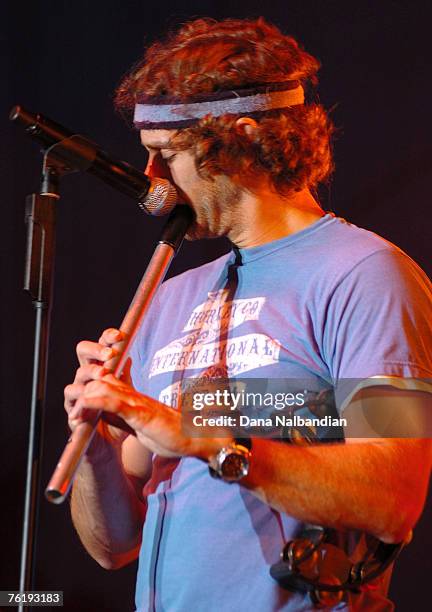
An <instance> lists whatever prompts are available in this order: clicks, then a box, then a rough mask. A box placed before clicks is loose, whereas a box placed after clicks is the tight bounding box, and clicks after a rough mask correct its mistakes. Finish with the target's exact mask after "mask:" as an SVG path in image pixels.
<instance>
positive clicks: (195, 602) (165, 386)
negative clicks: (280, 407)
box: [65, 19, 432, 612]
mask: <svg viewBox="0 0 432 612" xmlns="http://www.w3.org/2000/svg"><path fill="white" fill-rule="evenodd" d="M318 67H319V64H318V62H317V60H316V59H315V58H313V57H312V56H311V55H309V54H308V53H306V52H305V51H304V50H303V49H302V48H301V47H300V45H299V44H298V43H297V42H296V41H295V40H294V39H293V38H291V37H289V36H285V35H283V34H282V33H281V32H280V31H279V30H278V29H277V28H276V27H275V26H272V25H270V24H268V23H266V22H265V21H264V20H263V19H258V20H234V19H232V20H226V21H222V22H217V21H213V20H205V19H200V20H196V21H193V22H191V23H188V24H186V25H185V26H183V27H182V28H181V29H180V30H179V31H178V32H176V33H174V34H172V35H171V36H169V37H168V39H167V40H166V41H164V42H162V43H156V44H154V45H153V46H151V47H150V48H149V49H148V50H147V52H146V54H145V56H144V59H143V60H142V61H141V62H140V63H139V64H138V65H137V66H135V67H134V69H133V70H132V72H131V73H130V74H129V75H128V76H127V77H126V78H125V79H124V80H123V82H122V83H121V85H120V87H119V88H118V91H117V95H116V106H117V108H118V109H119V110H121V111H122V112H124V113H128V112H132V111H133V115H134V124H135V126H136V127H137V128H138V129H139V130H140V131H141V141H142V143H143V145H144V147H145V148H146V149H147V151H148V154H149V161H148V166H147V171H146V172H147V173H148V174H149V175H151V176H159V177H161V176H162V177H166V178H169V179H170V180H171V181H172V182H173V183H174V184H175V186H176V188H177V190H178V192H179V193H180V194H181V195H182V198H183V200H184V202H185V203H186V204H187V205H188V206H190V207H191V208H192V209H193V211H194V213H195V221H194V223H193V225H192V226H191V228H190V230H189V238H190V239H197V238H208V237H216V236H227V237H228V238H229V239H230V240H231V242H232V244H233V249H232V251H231V252H230V253H228V254H226V255H224V256H222V257H220V258H219V259H217V260H216V261H213V262H210V263H209V264H206V265H205V266H201V267H199V268H197V269H194V270H191V271H189V272H187V273H185V274H182V275H180V276H178V277H175V278H173V279H171V280H169V281H167V282H166V283H164V285H163V286H162V288H161V290H160V291H159V292H158V295H157V297H156V299H155V301H154V302H153V304H152V308H151V311H150V313H149V316H148V317H147V319H146V321H145V323H144V325H143V327H142V329H141V332H140V334H139V338H138V340H137V342H136V343H135V345H134V349H133V359H132V370H131V378H129V376H127V375H125V376H124V377H123V380H121V381H119V380H117V379H115V378H114V377H113V376H112V375H107V374H106V371H105V369H104V365H105V366H106V365H107V364H108V365H109V360H110V359H111V358H112V357H113V355H114V354H115V351H116V349H117V348H118V346H119V344H121V342H122V341H123V340H124V338H122V334H121V333H120V332H119V331H118V330H114V329H109V330H106V331H105V332H104V333H103V335H102V336H101V338H100V340H99V342H98V343H94V342H87V341H84V342H81V343H80V344H79V345H78V357H79V360H80V368H79V369H78V371H77V375H76V378H75V381H74V383H73V384H72V385H69V386H68V387H67V388H66V390H65V398H66V402H65V406H66V410H67V411H68V413H69V423H70V426H71V428H72V429H73V428H75V427H76V425H77V423H79V422H80V420H82V419H84V418H86V414H88V412H86V411H91V410H95V409H102V410H104V411H105V412H106V413H114V414H116V415H117V416H119V417H121V418H122V419H123V420H124V421H125V422H126V423H127V424H128V425H129V426H130V427H132V429H133V430H134V431H135V434H136V435H135V436H132V435H128V434H127V433H125V432H124V431H122V430H120V429H117V428H115V427H113V426H107V425H105V426H104V429H100V430H99V432H98V434H97V436H96V439H95V441H94V442H93V444H92V446H91V448H90V450H89V452H88V454H87V456H86V458H85V460H84V461H83V464H82V466H81V467H80V471H79V473H78V476H77V479H76V482H75V485H74V490H73V496H72V516H73V520H74V523H75V526H76V528H77V530H78V532H79V535H80V537H81V539H82V541H83V543H84V545H85V547H86V548H87V550H88V551H89V552H90V554H91V555H92V556H93V557H94V558H95V559H96V560H97V561H98V562H99V563H100V564H101V565H102V566H103V567H106V568H109V569H111V568H116V567H121V566H122V565H124V564H126V563H129V562H130V561H131V560H133V559H135V558H136V557H137V556H138V554H139V556H140V563H139V571H138V580H137V592H136V600H137V609H139V610H143V611H144V610H152V611H153V610H170V611H179V612H182V611H189V610H197V611H201V610H215V611H216V610H217V611H220V610H227V611H231V610H238V611H240V610H260V611H261V610H262V611H267V610H268V611H271V610H294V611H299V610H310V609H312V608H313V606H314V605H321V606H323V605H325V606H326V609H330V608H337V609H338V610H341V609H352V610H369V609H372V608H373V609H374V610H388V609H392V604H391V603H390V602H389V600H388V599H387V598H386V591H387V587H388V578H389V575H388V572H385V573H378V574H377V576H376V577H375V578H374V579H373V580H371V583H370V585H369V586H367V585H365V584H363V582H362V580H363V577H364V575H363V574H362V575H361V576H360V574H361V572H360V568H359V567H357V566H355V570H356V572H357V573H356V575H355V576H354V573H352V575H351V586H352V587H356V588H350V587H349V586H347V585H345V584H344V585H343V583H345V582H349V578H350V577H349V576H343V571H342V570H341V567H342V565H343V564H344V563H345V565H346V563H347V562H348V561H347V560H348V556H347V555H348V554H352V553H356V554H357V561H358V560H359V559H361V558H362V552H363V551H364V550H365V549H366V548H367V543H368V542H369V540H370V538H371V537H373V538H375V541H376V542H378V541H379V542H382V543H384V544H387V545H392V544H397V543H399V542H403V541H404V540H406V539H407V538H408V535H409V534H410V532H411V529H412V528H413V526H414V524H415V523H416V521H417V519H418V517H419V515H420V513H421V511H422V508H423V504H424V499H425V496H426V490H427V482H428V476H429V471H430V465H431V459H432V455H431V445H430V443H429V441H427V440H423V439H420V438H421V437H422V436H421V435H420V434H421V433H422V431H419V430H418V429H414V430H413V429H411V430H409V431H408V435H410V437H411V438H415V437H417V438H418V439H396V438H401V437H403V436H404V435H406V430H404V429H403V427H402V429H401V428H400V427H399V429H397V430H395V429H394V427H393V426H392V427H390V425H392V423H393V422H394V421H398V423H399V425H400V422H399V420H400V419H403V418H404V415H405V414H406V413H407V408H406V406H407V405H408V406H409V409H410V415H412V414H414V411H415V414H416V415H417V414H418V413H419V412H420V413H421V410H422V408H423V407H424V406H425V405H426V404H428V403H430V399H429V398H430V395H429V391H430V387H428V386H427V384H426V383H424V381H422V379H425V378H428V377H430V376H431V374H432V353H431V345H432V343H431V340H432V327H431V324H432V316H431V315H432V290H431V285H430V282H429V281H428V279H427V278H426V276H425V275H424V273H423V272H422V271H421V270H420V269H419V268H418V266H416V264H415V263H414V262H413V261H412V260H411V259H409V258H408V257H407V256H406V255H405V254H404V253H403V252H401V251H400V250H399V249H397V248H396V247H394V246H393V245H391V244H390V243H388V242H386V241H384V240H383V239H381V238H380V237H378V236H376V235H375V234H372V233H371V232H367V231H365V230H362V229H360V228H357V227H355V226H354V225H352V224H349V223H347V222H346V221H344V220H342V219H338V218H336V217H335V216H334V215H332V214H325V213H324V211H323V210H322V209H321V207H320V205H319V203H318V202H317V199H316V197H314V193H315V190H316V187H317V185H318V184H319V183H320V182H322V181H324V180H326V179H327V177H328V176H329V173H330V172H331V170H332V159H331V148H330V136H331V132H332V126H331V123H330V121H329V119H328V116H327V114H326V112H325V110H324V109H323V108H322V106H321V105H319V104H318V103H316V102H314V101H313V99H309V98H311V92H310V91H309V90H308V89H309V88H310V87H311V85H315V84H316V73H317V70H318ZM186 377H188V380H189V382H190V380H202V379H211V380H214V379H216V380H218V379H221V378H229V379H246V380H248V379H249V380H253V379H255V380H256V379H265V381H266V383H267V387H266V389H270V390H277V389H279V387H278V384H280V383H281V381H287V380H291V382H293V381H307V387H306V390H305V394H306V396H307V397H309V396H308V393H309V391H310V392H311V393H312V395H313V394H315V395H313V397H315V398H316V397H322V393H323V391H325V390H326V389H327V388H328V387H329V385H330V386H332V387H334V388H336V389H337V390H338V393H336V396H337V401H336V404H337V405H336V408H337V409H338V411H339V415H342V414H350V412H349V411H351V414H353V412H352V411H353V409H354V410H356V409H359V408H361V412H362V414H363V415H366V417H367V418H366V419H363V421H362V429H360V428H359V427H360V426H359V424H358V423H357V421H356V428H355V429H354V430H353V431H351V434H350V431H349V424H348V426H347V435H346V439H345V443H342V444H341V443H340V441H338V442H337V443H336V442H335V441H334V440H333V438H334V437H336V436H331V435H330V436H328V431H327V433H326V432H324V434H323V432H322V431H321V434H323V436H321V437H326V436H327V437H329V438H330V443H326V444H319V443H313V444H310V445H305V444H304V443H300V444H294V443H289V442H294V441H295V440H297V441H298V440H300V442H301V441H302V440H304V438H307V439H310V434H311V431H312V430H313V431H312V434H314V433H315V434H317V438H319V437H320V435H319V434H320V431H315V430H314V428H313V427H312V430H307V428H306V431H305V429H304V428H303V429H301V428H300V429H298V428H296V427H295V426H290V427H289V428H288V430H289V431H288V434H289V435H288V436H287V438H288V439H279V440H275V439H274V438H275V435H274V432H273V435H272V438H271V439H269V438H268V437H265V436H260V435H259V434H258V433H257V434H256V435H254V431H253V430H252V429H249V430H248V431H249V432H251V433H250V437H246V434H245V433H244V431H243V435H242V437H238V436H237V437H236V433H235V432H232V431H230V430H229V429H228V430H223V431H222V432H221V431H220V430H217V433H211V432H210V433H209V428H207V429H206V430H205V433H203V435H197V434H195V435H193V433H192V434H191V432H190V431H189V430H187V429H185V428H184V427H183V426H182V420H181V411H180V409H179V408H180V398H182V393H181V391H182V388H183V387H182V384H183V383H184V380H185V379H186ZM376 377H379V378H378V379H377V378H376ZM303 388H305V387H301V389H303ZM306 391H307V393H306ZM221 394H222V391H221ZM220 396H221V395H220ZM220 396H219V397H220ZM239 397H240V396H238V397H237V400H238V398H239ZM213 398H214V396H213ZM303 400H304V396H303ZM378 401H379V405H380V407H382V406H385V407H386V410H385V412H382V410H381V412H380V419H381V420H380V422H379V423H378V422H377V420H376V418H375V417H376V414H377V406H378ZM402 402H403V404H402ZM407 403H408V404H407ZM303 404H304V402H303ZM303 404H302V403H301V402H300V404H299V406H302V407H304V406H303ZM313 405H315V406H316V400H315V404H313V403H311V404H310V406H313ZM401 405H403V409H402V410H399V407H400V406H401ZM388 406H391V408H392V412H391V413H390V412H389V411H388V410H387V408H388ZM306 408H308V406H306ZM310 410H311V411H312V408H310ZM394 410H396V413H395V412H394ZM232 414H234V413H232ZM266 414H267V416H269V414H270V413H269V412H267V413H266ZM354 414H355V415H356V413H355V412H354ZM383 414H384V415H385V419H384V420H385V428H386V433H385V434H384V433H383V432H384V425H383V420H382V416H383ZM395 414H396V417H395ZM371 415H372V416H373V417H374V418H372V417H371ZM389 415H390V416H391V418H389ZM336 416H337V413H336ZM233 418H234V417H233ZM269 418H270V421H271V418H272V417H271V416H269ZM374 419H375V420H374ZM334 420H336V421H337V419H336V418H335V419H334ZM354 420H356V419H354ZM271 422H272V421H271ZM404 423H405V421H404ZM403 426H405V425H403ZM214 431H216V430H214ZM257 431H258V430H257ZM284 431H286V430H284ZM373 431H379V432H380V433H381V434H382V435H381V436H379V437H375V438H374V439H370V436H371V432H373ZM395 431H397V434H395ZM401 432H402V433H401ZM260 433H263V431H262V430H260ZM354 436H356V438H357V439H354ZM312 437H313V436H312ZM424 437H426V436H424ZM313 441H314V442H317V439H316V438H314V439H313ZM354 442H356V443H354ZM211 476H213V478H212V477H211ZM377 484H379V486H377ZM143 523H144V528H143V529H142V525H143ZM304 527H309V532H307V533H309V534H312V531H313V535H310V539H309V540H308V539H307V538H306V536H305V537H304V538H303V540H302V543H300V548H299V547H298V546H297V548H292V547H291V548H288V549H286V550H287V563H288V565H290V571H291V572H292V573H294V574H296V576H297V578H298V579H297V581H294V583H291V584H290V587H291V588H289V589H288V588H284V587H286V584H284V585H280V584H279V583H278V582H277V581H276V580H274V579H273V577H272V576H271V575H270V573H269V570H270V568H271V567H272V566H273V567H275V564H276V563H277V561H278V558H279V554H280V552H281V550H282V548H283V547H284V545H285V544H286V542H287V541H290V540H295V538H296V537H297V536H298V534H299V533H300V531H301V530H302V529H303V528H304ZM311 529H312V531H311ZM320 530H321V531H320ZM317 533H318V534H322V533H325V534H326V538H327V540H326V544H325V546H327V548H325V547H324V548H322V547H321V548H320V547H319V546H321V541H318V540H316V541H315V540H314V538H317V537H318V536H317ZM329 534H330V535H331V538H330V535H329ZM365 534H368V535H367V536H365ZM329 538H330V539H329ZM318 539H319V538H318ZM330 540H331V542H332V546H333V548H332V547H331V546H330V545H329V544H328V542H329V541H330ZM297 544H298V542H297ZM315 545H316V546H315ZM301 546H303V548H301ZM305 546H306V548H307V547H308V546H309V547H311V548H310V550H309V549H307V550H306V552H308V551H309V552H308V555H306V556H307V559H305V557H304V552H305ZM380 550H381V551H383V550H387V549H385V547H384V548H381V549H380ZM139 551H141V552H139ZM323 551H324V552H323ZM329 551H333V552H332V554H333V557H332V559H333V561H332V563H333V565H332V564H330V565H328V566H326V565H325V563H324V558H325V557H326V556H327V557H330V556H331V555H330V552H329ZM335 551H340V554H342V553H343V562H342V561H340V557H337V554H339V553H335ZM309 553H310V554H309ZM296 555H297V556H296ZM302 555H303V556H302ZM320 555H321V557H320ZM334 555H336V556H334ZM354 556H355V555H354ZM318 557H319V559H318ZM338 559H339V561H338ZM369 560H370V557H369ZM306 561H307V562H306ZM354 563H355V562H354V561H353V564H354ZM377 564H378V565H379V559H378V561H377ZM344 567H345V566H344ZM373 567H375V566H373ZM341 571H342V574H341ZM366 573H367V572H366ZM357 574H358V576H360V577H359V578H358V576H357ZM299 576H301V577H302V578H301V579H300V578H299ZM317 577H318V578H319V580H320V582H321V583H324V584H330V585H331V584H333V585H336V586H341V585H343V588H342V586H341V588H340V590H336V591H335V592H334V593H333V594H329V593H325V592H324V591H325V589H322V588H321V589H319V588H317V589H313V588H312V587H311V585H312V586H313V584H314V582H313V581H314V580H315V581H316V580H317ZM357 578H358V580H357ZM356 581H357V582H356ZM309 587H311V588H309ZM308 591H312V592H311V593H308Z"/></svg>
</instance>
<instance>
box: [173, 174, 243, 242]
mask: <svg viewBox="0 0 432 612" xmlns="http://www.w3.org/2000/svg"><path fill="white" fill-rule="evenodd" d="M241 196H242V189H241V188H240V187H239V186H238V185H236V184H235V183H233V182H232V181H231V180H230V179H229V178H228V177H226V176H222V175H218V176H216V177H214V179H213V180H203V181H202V188H201V190H200V191H199V193H198V195H197V196H196V197H194V200H196V201H194V202H190V204H189V206H190V207H191V208H192V209H193V210H194V212H195V220H194V221H193V222H192V224H191V226H190V227H189V229H188V231H187V234H186V236H185V238H186V239H187V240H191V241H192V240H201V239H203V238H220V237H222V236H227V235H229V233H230V231H231V230H232V228H233V226H234V225H235V224H238V223H239V222H240V221H241V216H242V215H241V211H240V201H241Z"/></svg>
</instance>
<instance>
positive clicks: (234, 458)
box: [221, 453, 249, 480]
mask: <svg viewBox="0 0 432 612" xmlns="http://www.w3.org/2000/svg"><path fill="white" fill-rule="evenodd" d="M221 467H222V474H223V478H226V479H227V480H240V478H242V477H243V476H246V474H247V473H248V467H249V462H248V460H247V459H246V458H245V457H244V456H243V455H240V454H237V453H231V454H229V455H227V456H226V457H225V460H224V462H223V464H222V466H221Z"/></svg>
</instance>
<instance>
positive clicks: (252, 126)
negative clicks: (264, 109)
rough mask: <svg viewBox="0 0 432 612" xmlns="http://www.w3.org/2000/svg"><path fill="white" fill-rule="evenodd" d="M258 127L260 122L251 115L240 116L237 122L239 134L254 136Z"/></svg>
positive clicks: (236, 126) (236, 127)
mask: <svg viewBox="0 0 432 612" xmlns="http://www.w3.org/2000/svg"><path fill="white" fill-rule="evenodd" d="M257 128H258V123H257V122H256V121H255V119H252V118H251V117H239V118H238V119H237V121H236V122H235V129H236V132H237V134H242V135H244V136H248V137H249V138H253V137H254V136H255V132H256V130H257Z"/></svg>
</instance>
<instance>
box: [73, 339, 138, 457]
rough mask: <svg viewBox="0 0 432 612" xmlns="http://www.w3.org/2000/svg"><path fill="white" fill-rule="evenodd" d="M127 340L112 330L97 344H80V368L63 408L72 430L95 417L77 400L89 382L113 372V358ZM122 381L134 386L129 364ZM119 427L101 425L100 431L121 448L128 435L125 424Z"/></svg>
mask: <svg viewBox="0 0 432 612" xmlns="http://www.w3.org/2000/svg"><path fill="white" fill-rule="evenodd" d="M125 341H126V337H125V335H124V334H123V332H121V331H120V330H118V329H113V328H110V329H106V330H105V331H104V332H103V334H102V335H101V337H100V338H99V340H98V342H91V341H88V340H83V341H81V342H80V343H79V344H78V345H77V349H76V352H77V356H78V361H79V364H80V367H79V368H78V370H77V371H76V375H75V379H74V381H73V383H72V384H70V385H68V386H67V387H66V388H65V390H64V396H65V403H64V407H65V410H66V412H67V413H68V423H69V427H70V428H71V430H72V431H74V429H75V428H76V426H77V425H78V424H79V423H80V422H82V421H85V420H86V419H88V418H89V417H90V416H92V415H91V413H86V412H85V411H83V410H82V409H81V408H80V407H77V405H76V404H77V400H78V399H79V398H80V397H81V395H82V394H83V393H84V392H85V390H86V387H87V385H88V384H89V383H91V382H92V381H96V380H100V379H102V378H103V377H104V376H106V374H107V372H109V371H110V370H111V369H112V366H113V359H114V357H115V356H116V355H117V354H118V352H119V351H121V350H122V348H123V346H124V343H125ZM122 381H124V382H125V383H128V384H130V383H131V379H130V361H128V363H127V365H126V367H125V369H124V371H123V374H122ZM108 418H109V417H108ZM111 422H112V419H111ZM116 425H117V426H113V425H107V424H106V423H102V422H100V423H99V425H98V431H99V433H100V434H101V436H102V437H104V438H108V439H110V441H111V442H113V443H115V444H118V445H120V444H121V443H122V442H123V440H124V439H125V438H126V437H127V435H128V434H127V433H126V432H125V431H124V430H122V429H121V427H122V423H121V421H120V420H118V421H116ZM92 446H93V445H92Z"/></svg>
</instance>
